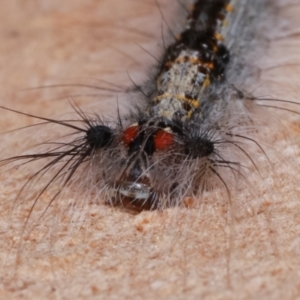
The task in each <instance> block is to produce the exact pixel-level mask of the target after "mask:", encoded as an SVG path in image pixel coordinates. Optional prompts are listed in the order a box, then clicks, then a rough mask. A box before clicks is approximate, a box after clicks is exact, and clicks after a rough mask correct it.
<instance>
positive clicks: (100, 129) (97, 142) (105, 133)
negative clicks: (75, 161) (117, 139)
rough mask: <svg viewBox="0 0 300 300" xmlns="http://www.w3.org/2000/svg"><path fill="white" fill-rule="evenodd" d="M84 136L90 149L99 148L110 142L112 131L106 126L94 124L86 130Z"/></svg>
mask: <svg viewBox="0 0 300 300" xmlns="http://www.w3.org/2000/svg"><path fill="white" fill-rule="evenodd" d="M85 138H86V140H87V143H88V144H89V145H90V147H91V149H100V148H103V147H105V146H107V145H109V144H110V143H111V141H112V138H113V132H112V130H111V129H110V128H109V127H107V126H104V125H96V126H93V127H90V128H89V129H88V130H87V132H86V135H85Z"/></svg>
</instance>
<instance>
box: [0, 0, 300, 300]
mask: <svg viewBox="0 0 300 300" xmlns="http://www.w3.org/2000/svg"><path fill="white" fill-rule="evenodd" d="M61 2H62V1H59V0H53V1H42V0H40V1H38V0H30V1H18V2H13V1H9V0H2V3H1V11H0V20H1V29H0V36H1V44H0V87H1V89H0V103H1V105H4V106H8V107H11V108H14V109H17V110H20V111H26V112H30V113H33V114H38V115H42V116H48V117H49V116H50V117H51V116H54V115H58V116H59V115H62V114H64V113H65V112H69V111H71V110H72V109H71V108H70V104H69V103H68V101H67V99H68V96H70V95H79V94H82V95H83V96H82V97H78V98H77V97H76V102H77V103H78V104H80V105H82V106H83V107H85V110H87V111H93V110H95V107H96V111H97V112H99V113H100V112H101V113H102V112H103V113H104V114H110V112H114V111H115V110H114V108H115V107H116V103H117V102H116V96H111V97H108V96H103V95H99V96H97V97H89V96H88V95H87V94H89V95H90V94H92V95H95V94H96V93H99V91H97V90H93V89H92V90H91V89H83V88H72V89H70V88H69V89H68V88H61V89H54V88H50V89H42V90H41V89H39V90H33V91H20V90H21V89H24V88H28V87H33V86H43V85H47V84H62V83H70V82H72V83H82V84H87V83H89V84H92V85H97V84H98V82H97V79H105V80H108V81H114V82H117V83H118V84H121V85H124V86H128V85H130V80H129V79H128V76H127V70H128V71H129V73H130V75H131V76H132V77H133V78H135V79H136V80H138V79H139V77H140V76H141V77H143V76H144V75H143V74H144V70H148V68H149V66H151V65H152V64H153V59H152V58H151V56H149V55H148V54H147V53H145V51H144V50H142V49H141V48H140V47H139V46H138V45H141V46H142V47H144V48H146V49H147V50H149V51H150V52H151V53H154V54H156V53H159V49H158V48H157V41H161V33H160V26H161V16H160V13H159V11H158V9H157V6H156V5H155V3H154V1H153V2H152V1H149V2H146V1H134V0H128V1H118V0H113V1H112V0H107V1H105V0H102V1H96V0H94V1H93V0H85V1H82V0H75V1H74V0H68V1H63V4H62V3H61ZM281 2H284V3H283V6H282V8H281V9H280V13H281V14H282V15H284V16H287V17H288V18H289V20H290V21H292V24H293V26H292V27H290V28H287V29H286V30H287V32H289V33H293V31H295V33H297V30H294V28H296V29H297V28H299V21H298V20H297V16H299V13H300V5H297V2H299V1H294V3H296V5H295V4H294V5H292V4H289V5H287V1H281ZM290 3H292V1H290ZM283 25H284V24H283ZM130 28H135V30H132V29H130ZM299 44H300V40H299V37H298V35H297V34H295V35H291V36H290V37H283V38H281V39H276V41H273V42H272V43H271V44H270V47H269V49H268V54H267V57H263V58H259V57H258V58H257V60H258V61H261V66H262V67H263V68H265V70H264V71H262V73H261V79H260V84H261V85H262V86H264V87H267V88H268V89H269V90H270V91H272V93H273V95H276V96H278V97H284V98H289V99H293V100H297V95H298V94H299V92H298V90H299V86H298V85H299V84H298V82H299V80H298V78H299V74H300V73H299V71H300V68H299V59H300V57H299V54H298V53H299V50H298V49H299ZM154 63H155V62H154ZM100 94H101V93H100ZM120 97H121V96H120ZM69 98H70V97H69ZM73 98H74V97H73ZM121 99H122V98H121ZM120 106H121V108H124V106H125V105H123V102H122V101H120ZM298 111H299V109H298ZM278 116H279V117H281V118H284V122H285V125H286V128H285V130H283V131H282V132H275V133H274V128H272V127H270V134H271V135H272V136H274V147H275V146H276V147H278V149H280V153H278V155H277V162H275V164H274V171H275V172H274V173H272V174H271V173H270V178H269V182H271V186H272V189H269V190H264V189H263V188H261V183H260V182H259V181H258V182H257V186H256V187H255V188H253V190H255V191H256V189H257V191H258V192H257V194H256V193H253V194H252V195H251V196H249V195H247V194H244V193H243V191H240V192H239V193H237V194H236V195H233V199H232V202H233V203H234V206H235V207H237V208H236V209H235V212H236V214H235V215H236V217H232V218H231V219H230V222H229V223H230V224H229V225H228V218H227V214H226V211H227V208H228V205H227V202H226V201H225V200H223V197H222V192H220V193H216V194H215V195H212V196H210V195H209V196H207V197H206V198H205V201H204V200H203V205H201V208H200V209H198V210H193V209H191V210H184V209H170V210H167V211H164V212H143V213H141V214H139V215H131V214H128V213H124V212H122V211H119V210H117V209H113V208H110V207H108V206H105V205H97V204H90V205H87V206H85V208H84V212H83V211H80V210H79V211H78V213H79V214H80V213H83V217H82V219H83V220H84V222H81V223H80V222H79V223H78V224H80V225H78V226H75V228H74V229H70V228H71V226H70V224H72V222H71V221H72V220H71V221H70V220H69V219H67V218H66V219H59V216H60V212H61V207H66V206H67V204H63V201H67V203H69V202H68V201H70V203H72V199H71V200H66V199H60V200H59V201H60V202H58V203H56V205H55V206H54V208H53V209H52V210H50V211H49V214H48V216H47V217H48V219H47V221H46V220H44V219H43V218H42V220H41V221H40V222H39V223H40V224H41V225H40V226H38V227H36V228H35V230H34V231H33V232H32V234H31V235H30V236H28V237H25V242H23V243H22V244H20V243H19V237H20V234H21V233H20V232H21V230H22V228H23V227H24V222H25V220H26V217H27V215H28V211H29V210H28V207H26V204H23V205H21V206H20V207H21V208H20V209H17V208H16V207H14V208H13V207H12V206H13V203H14V199H15V197H16V193H17V191H18V190H19V189H20V186H21V184H22V183H24V180H26V178H27V177H26V176H27V175H26V174H27V173H26V172H25V173H23V172H21V171H20V172H14V173H12V172H11V171H8V170H7V171H5V170H4V171H3V172H2V173H1V179H2V180H3V183H1V186H0V189H1V191H0V200H1V202H0V234H1V244H0V263H1V268H0V297H1V299H54V298H55V297H57V298H58V299H60V298H62V299H99V298H103V299H122V298H131V299H132V298H135V299H139V298H141V299H142V298H143V299H170V298H173V299H184V298H185V299H186V298H189V299H199V297H201V298H203V299H204V298H206V299H295V297H296V295H299V294H300V278H299V271H298V270H299V268H300V261H299V254H300V240H299V230H300V228H299V226H300V224H299V212H300V204H299V190H298V186H297V184H296V183H297V176H298V173H299V172H298V170H299V167H298V168H297V167H296V166H297V164H296V162H297V160H299V159H298V157H297V156H296V157H295V154H296V155H297V154H299V151H298V148H299V147H291V146H290V145H299V143H300V135H299V122H297V118H298V116H295V115H286V114H280V115H278ZM275 119H276V118H275ZM298 119H299V118H298ZM32 122H33V120H32V119H31V118H27V117H21V116H19V115H16V114H12V113H8V112H5V111H1V119H0V128H1V132H3V131H6V130H9V129H12V128H18V127H21V126H25V125H29V124H32ZM32 134H36V133H35V132H34V131H32V130H31V131H30V130H28V131H22V132H17V133H13V134H5V135H2V136H1V138H2V139H3V141H2V142H1V153H2V154H1V157H7V156H11V155H13V154H16V153H20V149H23V148H24V149H26V147H27V140H28V139H29V138H33V137H32ZM43 134H45V135H47V132H40V133H39V134H37V135H35V139H37V140H38V139H39V136H40V135H43ZM35 141H36V140H35ZM270 146H272V147H273V145H270ZM263 164H264V162H262V165H261V166H260V167H261V169H264V165H263ZM30 168H32V169H30ZM33 168H34V167H33V166H32V167H31V166H29V167H28V168H27V169H26V170H27V171H28V172H29V174H30V172H32V171H34V169H33ZM261 193H264V195H261ZM262 196H264V199H268V200H269V201H267V200H264V201H261V198H262ZM49 197H50V195H49V194H45V197H43V199H42V201H41V207H40V208H39V207H38V208H37V210H38V209H40V210H42V209H43V207H45V203H47V200H48V199H49ZM77 197H78V198H84V197H85V196H84V195H80V194H79V195H77ZM81 200H82V201H84V200H85V199H81ZM240 203H242V205H241V206H242V208H240V207H239V204H240ZM246 204H247V205H246ZM43 205H44V206H43ZM12 211H13V213H11V212H12ZM45 218H46V217H45ZM58 219H59V222H60V225H59V226H58V229H59V230H56V227H55V226H54V225H55V224H56V222H57V221H58ZM64 222H65V225H64ZM53 228H54V229H53ZM72 230H73V231H72ZM16 257H17V258H18V259H16Z"/></svg>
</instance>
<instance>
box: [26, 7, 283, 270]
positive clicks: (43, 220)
mask: <svg viewBox="0 0 300 300" xmlns="http://www.w3.org/2000/svg"><path fill="white" fill-rule="evenodd" d="M145 5H146V4H145ZM120 102H121V101H120V100H119V103H120ZM265 111H266V110H264V112H265ZM241 114H242V112H238V113H237V118H238V117H240V116H241ZM270 114H271V113H270ZM258 120H262V119H261V117H259V118H258ZM277 124H278V122H277ZM262 125H263V122H262V123H261V124H259V123H258V125H257V128H260V127H261V126H262ZM259 142H260V144H262V143H263V141H261V140H260V141H259ZM258 152H259V151H258ZM252 153H255V152H251V154H252ZM276 154H277V153H276ZM257 155H258V156H259V157H261V159H262V160H265V157H266V156H265V155H263V153H258V154H257ZM263 157H264V158H263ZM268 157H269V156H268ZM251 158H252V159H254V158H253V154H252V155H251ZM241 159H242V158H241ZM270 159H271V157H270ZM271 161H272V159H271ZM248 163H249V161H248ZM256 164H257V163H256ZM266 165H267V164H266ZM257 168H258V169H259V171H260V172H263V171H264V162H259V166H258V167H257ZM266 169H267V171H270V169H269V168H268V167H266ZM254 173H255V175H254V178H255V179H256V180H259V178H260V177H259V175H257V172H256V171H255V172H254ZM51 176H52V175H51ZM51 176H50V178H51ZM250 179H251V178H250ZM240 181H244V180H243V179H242V178H241V179H240ZM249 181H250V182H247V184H246V186H248V187H249V186H250V190H251V191H252V190H253V186H251V185H250V184H251V180H249ZM262 181H263V180H262ZM45 182H47V180H46V181H45ZM231 182H233V183H235V182H238V183H239V181H238V180H236V179H235V178H232V181H231ZM248 183H249V184H248ZM213 186H215V185H213ZM32 187H33V188H34V187H35V185H32ZM240 192H241V193H240V195H242V191H240ZM254 194H255V193H254ZM258 194H260V192H258ZM270 194H271V192H269V193H268V195H270ZM219 195H221V197H224V194H223V192H222V191H220V194H219ZM209 197H211V196H209ZM96 198H97V197H96ZM225 198H226V196H225ZM258 198H259V197H258ZM203 199H205V197H204V198H203ZM47 201H49V199H48V200H47V199H45V202H44V203H43V202H42V200H41V202H40V203H41V211H44V209H45V205H46V203H49V202H47ZM206 201H207V200H206ZM232 201H233V203H237V202H234V198H233V200H232ZM259 201H260V200H259ZM75 202H76V203H77V202H78V195H77V198H76V201H75ZM79 202H80V201H79ZM225 202H226V201H225ZM254 202H255V201H254ZM271 202H272V200H271ZM81 203H84V201H83V200H82V202H81ZM201 203H203V202H201ZM226 203H227V202H226ZM242 203H243V204H245V203H246V200H245V199H244V200H242ZM54 204H55V203H54ZM71 204H72V201H71ZM201 205H202V204H201ZM227 205H228V203H227ZM249 207H253V202H250V203H249ZM77 209H78V208H77ZM106 210H108V208H106ZM37 211H38V208H37ZM50 211H51V210H50V208H49V209H48V210H47V213H48V212H50ZM79 211H80V210H79ZM200 211H201V209H200ZM110 213H112V214H114V212H111V211H110ZM194 213H195V212H190V215H189V216H190V217H191V215H193V214H194ZM145 214H146V213H145ZM166 214H168V212H165V213H164V216H165V217H166ZM177 214H179V216H177V219H178V220H180V214H182V212H180V211H179V212H178V211H177ZM49 215H51V214H49ZM155 215H156V214H155V213H153V214H152V215H147V214H146V216H147V218H151V216H155ZM52 216H53V215H52ZM120 216H121V220H120ZM120 216H119V218H116V219H118V222H122V218H127V217H125V216H123V215H122V214H121V215H120ZM197 216H198V217H199V216H200V212H199V211H198V213H197ZM33 217H34V216H33ZM38 217H40V216H38ZM75 217H76V216H75ZM105 217H107V219H109V218H110V217H108V216H107V215H106V214H105ZM204 217H205V213H204V214H203V212H202V216H201V218H200V219H201V220H203V218H204ZM45 218H46V216H44V215H43V217H42V218H40V219H38V220H39V221H40V222H41V223H43V222H45ZM141 218H142V217H141ZM192 218H193V216H192ZM212 220H213V218H212V219H211V222H213V221H212ZM53 222H56V219H55V221H53ZM165 222H166V224H167V223H168V222H167V221H165ZM173 222H174V221H173ZM194 222H196V221H195V217H194V218H193V223H194ZM171 223H172V222H171ZM123 224H124V223H123ZM187 224H190V223H187ZM23 225H24V223H23ZM173 226H174V224H173ZM186 226H187V225H186ZM202 226H203V225H202ZM140 227H144V225H143V226H140V225H139V226H137V228H140ZM272 228H273V227H272ZM173 230H174V229H173ZM206 230H207V228H206ZM106 232H107V231H106ZM31 234H32V233H31ZM123 234H124V236H126V233H124V232H123ZM152 235H154V233H152ZM183 236H184V237H185V239H186V240H189V239H188V234H187V233H186V234H183ZM175 240H176V239H175ZM179 240H180V239H178V240H177V241H179ZM269 240H272V238H271V239H270V238H269ZM275 241H276V239H275ZM223 244H224V242H223ZM56 251H57V250H56ZM55 253H56V252H55ZM220 253H221V252H220ZM124 255H125V254H124ZM189 257H191V256H190V255H188V254H186V258H187V259H189ZM190 259H191V258H190ZM187 265H188V263H187ZM184 269H185V268H184ZM186 269H187V270H188V269H189V268H188V267H186ZM225 273H226V272H225Z"/></svg>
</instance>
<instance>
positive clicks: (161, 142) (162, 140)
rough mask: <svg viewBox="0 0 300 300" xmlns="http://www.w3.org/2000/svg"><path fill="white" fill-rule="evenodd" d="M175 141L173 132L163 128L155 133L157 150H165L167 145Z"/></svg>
mask: <svg viewBox="0 0 300 300" xmlns="http://www.w3.org/2000/svg"><path fill="white" fill-rule="evenodd" d="M173 142H174V136H173V134H172V133H170V132H167V131H165V130H163V129H159V130H158V131H157V132H156V133H155V135H154V144H155V149H156V150H164V149H166V148H167V147H170V146H171V145H172V144H173Z"/></svg>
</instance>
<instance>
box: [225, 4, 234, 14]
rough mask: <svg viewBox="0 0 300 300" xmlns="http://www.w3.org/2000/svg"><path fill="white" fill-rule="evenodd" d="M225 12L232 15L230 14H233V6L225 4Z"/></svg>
mask: <svg viewBox="0 0 300 300" xmlns="http://www.w3.org/2000/svg"><path fill="white" fill-rule="evenodd" d="M225 10H226V11H227V12H229V13H232V12H234V6H233V5H231V4H227V5H226V6H225Z"/></svg>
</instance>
